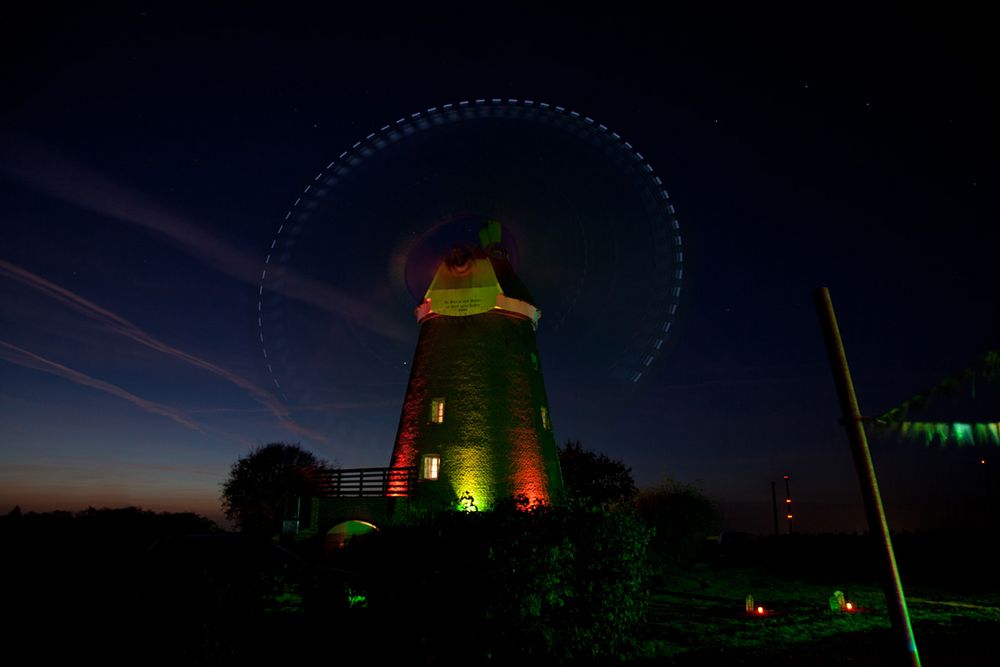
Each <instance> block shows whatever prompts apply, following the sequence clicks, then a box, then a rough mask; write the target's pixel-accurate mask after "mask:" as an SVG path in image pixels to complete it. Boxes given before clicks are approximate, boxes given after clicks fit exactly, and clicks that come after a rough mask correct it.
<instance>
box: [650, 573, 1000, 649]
mask: <svg viewBox="0 0 1000 667" xmlns="http://www.w3.org/2000/svg"><path fill="white" fill-rule="evenodd" d="M835 590H840V591H843V592H844V594H845V596H846V598H847V599H848V600H850V601H851V602H852V603H853V604H854V606H855V609H856V611H852V612H843V611H833V610H831V608H830V603H829V599H830V597H831V596H832V595H833V594H834V591H835ZM747 594H751V595H753V597H754V600H755V606H756V605H761V606H763V607H764V608H765V610H766V613H765V614H764V615H757V614H747V613H746V611H745V599H746V595H747ZM908 603H909V605H908V606H909V609H910V616H911V619H912V623H913V626H914V631H915V634H916V637H917V643H918V646H919V647H921V651H922V652H923V653H925V654H926V655H935V656H938V654H942V653H943V654H945V655H947V656H948V658H947V660H945V661H943V662H942V661H933V662H927V660H926V659H925V664H947V665H957V664H962V665H965V664H968V665H980V664H981V665H992V664H996V662H997V660H996V656H997V655H998V652H997V651H996V649H997V648H998V647H997V638H996V635H998V634H1000V633H998V632H997V630H998V629H1000V593H997V592H992V591H971V592H970V591H966V592H962V593H954V592H949V591H947V590H946V589H942V588H940V587H939V586H935V587H924V588H920V587H914V588H912V589H910V590H909V591H908ZM896 642H897V640H896V634H895V633H894V632H892V631H891V630H890V624H889V619H888V614H887V611H886V604H885V598H884V596H883V593H882V589H881V588H880V587H879V586H878V585H876V584H875V583H873V582H869V583H857V582H850V581H835V580H827V581H815V580H810V581H807V580H803V579H799V578H794V577H781V576H776V575H774V574H768V573H766V572H764V571H762V570H760V569H753V568H717V569H709V568H703V569H694V570H691V571H689V572H685V573H679V574H674V575H671V576H667V577H664V578H662V579H661V580H660V581H659V582H658V585H657V586H656V587H655V588H654V589H653V591H652V593H651V599H650V605H649V623H648V635H647V638H646V642H645V651H644V653H645V657H644V659H643V660H642V661H640V662H641V663H648V664H663V665H674V664H676V665H687V664H747V665H751V664H761V665H763V664H768V665H774V664H805V665H808V664H894V663H891V662H886V660H891V657H890V656H892V655H895V654H898V651H896V650H895V649H896ZM925 645H926V650H925ZM954 645H958V646H959V647H962V646H963V645H964V647H965V649H968V650H967V651H966V652H967V653H969V655H967V656H965V657H964V658H963V657H960V658H957V659H958V660H961V662H955V661H953V660H956V657H955V656H956V650H955V648H954ZM776 659H777V662H775V660H776ZM827 660H829V663H828V662H826V661H827ZM866 660H869V662H866Z"/></svg>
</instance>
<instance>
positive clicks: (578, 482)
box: [559, 440, 638, 506]
mask: <svg viewBox="0 0 1000 667" xmlns="http://www.w3.org/2000/svg"><path fill="white" fill-rule="evenodd" d="M559 466H560V467H561V468H562V475H563V483H564V484H565V486H566V493H567V494H568V495H569V497H570V498H571V499H574V500H580V501H583V502H585V503H588V504H593V505H601V506H603V505H608V504H611V503H618V502H624V501H627V500H631V499H632V498H633V497H635V494H636V493H637V491H638V490H637V489H636V487H635V481H634V480H633V479H632V469H631V468H629V467H627V466H626V465H625V464H624V463H622V462H621V461H617V460H614V459H610V458H608V457H607V456H606V455H604V454H598V453H597V452H589V451H587V450H585V449H584V448H583V446H582V445H581V444H580V441H579V440H567V441H566V445H565V446H563V447H562V448H560V449H559Z"/></svg>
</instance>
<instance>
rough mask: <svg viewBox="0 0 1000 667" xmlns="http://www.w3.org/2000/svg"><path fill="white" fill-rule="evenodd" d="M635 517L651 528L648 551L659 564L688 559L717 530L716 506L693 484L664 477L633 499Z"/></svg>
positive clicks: (718, 518)
mask: <svg viewBox="0 0 1000 667" xmlns="http://www.w3.org/2000/svg"><path fill="white" fill-rule="evenodd" d="M636 508H637V509H638V511H639V516H640V517H641V518H642V519H643V520H644V521H645V522H646V525H648V526H649V527H650V528H652V529H654V537H653V541H652V545H651V546H652V550H653V557H654V561H655V562H657V563H658V564H660V565H670V564H674V563H684V562H689V561H691V560H694V559H695V558H697V557H698V556H699V554H700V552H701V551H702V550H703V549H704V546H705V539H706V538H707V537H709V536H710V535H715V534H717V533H718V532H719V528H720V527H721V525H722V515H721V514H720V513H719V508H718V506H717V505H716V504H715V502H713V501H712V499H711V498H709V497H708V496H706V495H705V494H704V493H702V492H701V490H699V489H698V488H697V487H695V486H692V485H690V484H681V483H679V482H674V481H672V480H667V481H665V482H663V483H661V484H660V485H658V486H656V487H654V488H652V489H648V490H643V492H642V493H640V494H639V497H638V499H637V500H636Z"/></svg>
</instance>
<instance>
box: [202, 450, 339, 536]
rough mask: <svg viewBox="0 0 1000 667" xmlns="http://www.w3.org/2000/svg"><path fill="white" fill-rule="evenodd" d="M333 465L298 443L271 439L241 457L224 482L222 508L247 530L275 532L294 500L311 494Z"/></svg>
mask: <svg viewBox="0 0 1000 667" xmlns="http://www.w3.org/2000/svg"><path fill="white" fill-rule="evenodd" d="M329 467H330V465H329V464H328V463H327V462H326V461H324V460H322V459H318V458H316V456H314V455H313V454H312V453H311V452H308V451H306V450H304V449H302V447H300V446H299V445H298V444H286V443H283V442H272V443H270V444H267V445H261V446H260V447H257V448H255V449H254V450H252V451H251V452H250V453H249V454H248V455H247V456H244V457H241V458H240V459H239V460H237V461H236V463H234V464H233V466H232V468H230V470H229V477H228V478H226V481H225V482H223V483H222V511H223V512H224V513H225V515H226V518H227V519H229V520H230V521H232V522H233V523H234V524H236V527H237V528H239V529H240V530H241V531H243V532H244V533H257V534H263V535H274V534H276V533H278V532H280V531H281V524H282V521H283V519H284V518H285V516H286V515H287V513H288V512H289V511H290V509H292V503H295V502H296V501H297V499H298V498H301V497H306V496H309V495H311V494H312V492H313V490H314V489H315V484H316V480H317V475H318V474H319V473H322V472H323V471H325V470H327V469H328V468H329Z"/></svg>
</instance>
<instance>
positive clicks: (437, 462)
mask: <svg viewBox="0 0 1000 667" xmlns="http://www.w3.org/2000/svg"><path fill="white" fill-rule="evenodd" d="M440 470H441V457H440V456H438V455H437V454H428V455H427V456H425V457H424V465H423V470H422V471H421V473H422V476H423V478H424V479H437V478H438V471H440Z"/></svg>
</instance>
